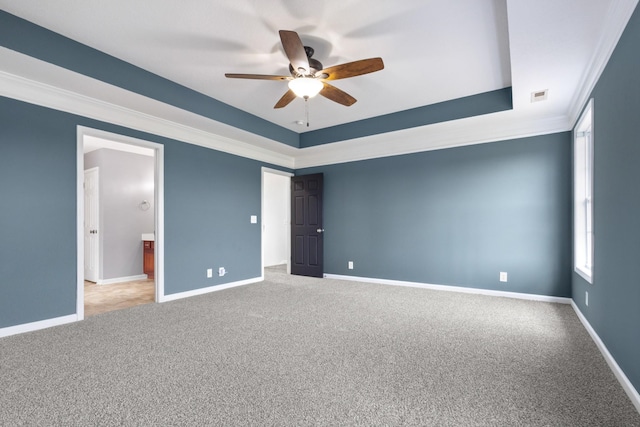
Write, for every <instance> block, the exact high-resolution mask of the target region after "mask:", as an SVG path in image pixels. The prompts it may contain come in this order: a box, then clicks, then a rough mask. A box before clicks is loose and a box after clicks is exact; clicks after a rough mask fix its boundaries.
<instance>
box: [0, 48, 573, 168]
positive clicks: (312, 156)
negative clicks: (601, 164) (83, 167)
mask: <svg viewBox="0 0 640 427" xmlns="http://www.w3.org/2000/svg"><path fill="white" fill-rule="evenodd" d="M0 59H3V60H6V61H5V62H4V64H3V65H4V66H3V67H2V68H3V69H0V96H6V97H9V98H13V99H17V100H20V101H24V102H27V103H31V104H36V105H40V106H44V107H47V108H52V109H55V110H60V111H64V112H68V113H71V114H76V115H78V116H83V117H87V118H91V119H95V120H99V121H103V122H107V123H113V124H116V125H120V126H124V127H127V128H130V129H135V130H139V131H143V132H147V133H150V134H154V135H158V136H162V137H167V138H171V139H174V140H178V141H181V142H185V143H189V144H194V145H198V146H202V147H206V148H210V149H214V150H217V151H221V152H225V153H229V154H233V155H237V156H241V157H245V158H249V159H253V160H257V161H262V162H265V163H268V164H272V165H276V166H281V167H285V168H289V169H298V168H305V167H313V166H323V165H329V164H335V163H345V162H351V161H358V160H366V159H373V158H380V157H388V156H396V155H402V154H410V153H417V152H422V151H431V150H438V149H445V148H452V147H459V146H465V145H472V144H479V143H486V142H493V141H499V140H506V139H516V138H522V137H527V136H533V135H541V134H548V133H554V132H562V131H566V130H569V129H570V128H571V126H570V121H569V119H568V118H567V117H565V116H553V117H539V116H533V117H532V116H530V115H528V114H527V113H526V112H525V111H520V112H519V111H517V110H509V111H503V112H497V113H492V114H485V115H481V116H475V117H469V118H464V119H459V120H452V121H448V122H442V123H436V124H431V125H428V126H421V127H416V128H409V129H403V130H398V131H394V132H388V133H384V134H378V135H371V136H367V137H363V138H357V139H352V140H345V141H340V142H335V143H331V144H324V145H320V146H314V147H309V148H304V149H298V148H294V147H290V146H288V145H286V144H281V143H279V142H277V141H273V140H270V139H268V138H264V137H260V136H257V135H254V134H251V133H249V132H246V131H244V130H241V129H236V128H233V127H231V126H228V125H224V124H222V123H219V122H217V121H215V120H212V119H209V118H206V117H202V116H200V115H197V114H194V113H191V112H189V111H185V110H183V109H180V108H177V107H175V106H171V105H168V104H165V103H163V102H160V101H157V100H154V99H151V98H148V97H145V96H143V95H139V94H136V93H133V92H131V91H127V90H125V89H122V88H119V87H115V86H113V85H110V84H107V83H104V82H101V81H98V80H96V79H93V78H90V77H87V76H84V75H81V74H78V73H75V72H73V71H69V70H66V69H64V68H61V67H58V66H55V65H52V64H49V63H46V62H44V61H40V60H37V59H35V58H31V57H28V56H26V55H22V54H19V53H17V52H13V51H9V50H7V49H0ZM229 135H231V137H229Z"/></svg>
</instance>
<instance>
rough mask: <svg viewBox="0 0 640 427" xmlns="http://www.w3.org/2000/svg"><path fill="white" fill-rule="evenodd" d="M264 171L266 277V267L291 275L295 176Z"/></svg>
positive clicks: (268, 169)
mask: <svg viewBox="0 0 640 427" xmlns="http://www.w3.org/2000/svg"><path fill="white" fill-rule="evenodd" d="M292 176H293V174H291V173H288V172H282V171H279V170H276V169H270V168H265V167H263V168H262V275H263V277H264V268H265V267H277V268H282V269H285V268H286V270H287V273H290V272H291V238H290V236H291V219H290V218H291V177H292Z"/></svg>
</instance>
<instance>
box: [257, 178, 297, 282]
mask: <svg viewBox="0 0 640 427" xmlns="http://www.w3.org/2000/svg"><path fill="white" fill-rule="evenodd" d="M266 173H270V174H275V175H282V176H286V177H289V178H291V177H292V176H293V174H292V173H289V172H284V171H281V170H277V169H271V168H267V167H264V166H263V167H262V175H261V185H260V191H261V197H260V203H261V205H260V211H261V212H260V245H261V248H260V253H261V258H262V260H261V272H262V279H264V223H263V221H264V196H265V194H264V175H265V174H266ZM289 200H291V192H289ZM289 225H291V224H289ZM286 239H287V242H286V244H287V250H286V251H287V254H288V258H287V274H290V273H291V227H290V226H289V227H287V237H286Z"/></svg>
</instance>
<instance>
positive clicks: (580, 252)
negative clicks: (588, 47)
mask: <svg viewBox="0 0 640 427" xmlns="http://www.w3.org/2000/svg"><path fill="white" fill-rule="evenodd" d="M573 133H574V135H573V138H574V145H573V171H574V172H573V173H574V175H573V197H574V204H573V226H574V231H573V239H574V242H573V246H574V268H575V271H576V272H577V273H578V274H579V275H581V276H582V277H583V278H585V279H586V280H587V281H589V283H593V279H592V278H593V99H592V100H590V101H589V104H587V107H586V108H585V110H584V112H583V113H582V116H581V117H580V120H578V124H577V125H576V127H575V129H574V132H573Z"/></svg>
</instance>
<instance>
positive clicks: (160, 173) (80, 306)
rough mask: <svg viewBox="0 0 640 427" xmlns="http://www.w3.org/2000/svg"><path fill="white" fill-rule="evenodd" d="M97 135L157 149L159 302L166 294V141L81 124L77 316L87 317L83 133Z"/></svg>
mask: <svg viewBox="0 0 640 427" xmlns="http://www.w3.org/2000/svg"><path fill="white" fill-rule="evenodd" d="M86 135H87V136H94V137H97V138H102V139H108V140H111V141H115V142H120V143H124V144H131V145H137V146H141V147H145V148H151V149H153V150H155V188H154V192H155V195H154V198H155V230H154V231H155V285H156V302H163V301H164V300H165V296H164V145H162V144H158V143H155V142H151V141H145V140H142V139H137V138H132V137H129V136H125V135H119V134H116V133H111V132H106V131H103V130H99V129H93V128H88V127H85V126H78V129H77V151H76V153H77V157H76V165H77V166H76V168H77V173H76V176H77V179H76V181H77V182H76V185H77V186H76V200H77V203H76V205H77V208H76V217H77V224H76V225H77V226H76V237H77V255H78V259H77V270H76V279H77V292H76V295H77V301H76V315H77V320H82V319H84V188H83V183H84V150H83V147H84V137H85V136H86Z"/></svg>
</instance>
